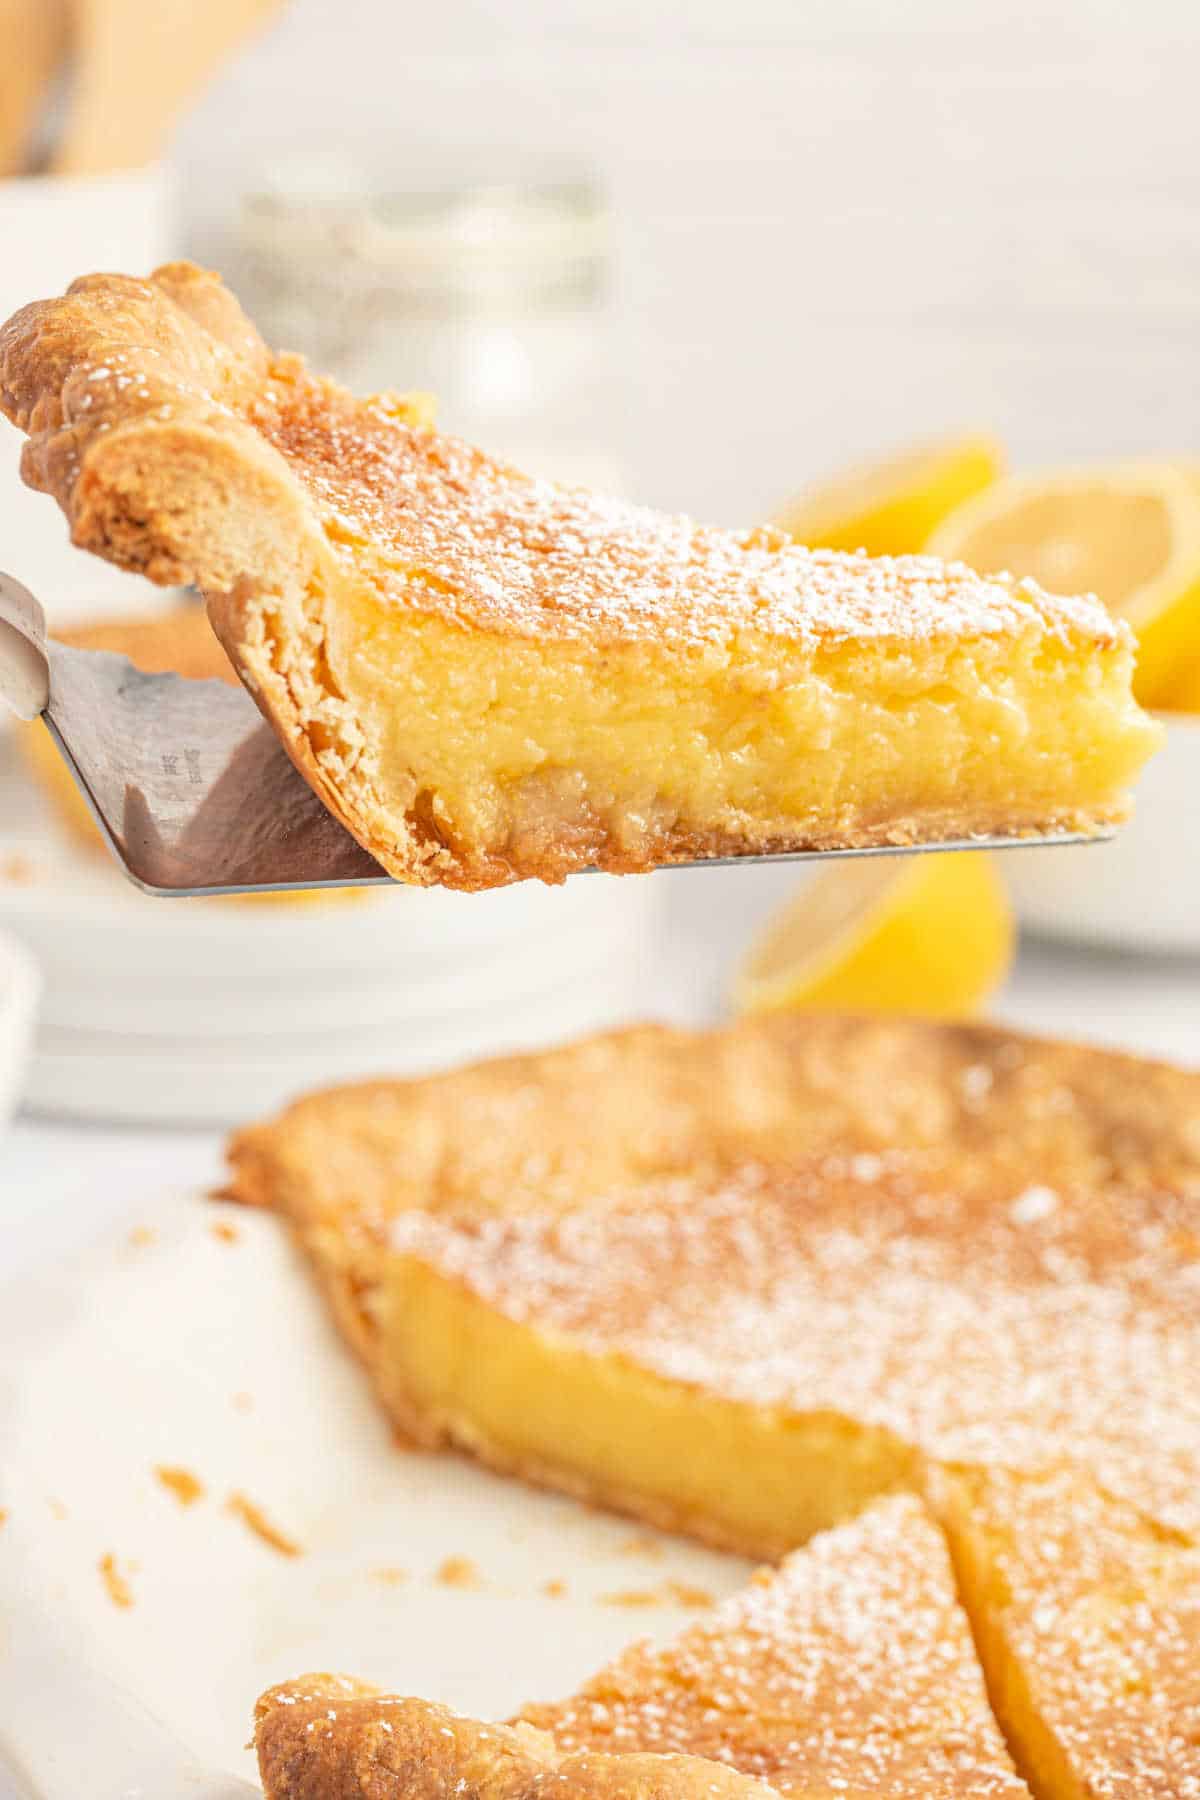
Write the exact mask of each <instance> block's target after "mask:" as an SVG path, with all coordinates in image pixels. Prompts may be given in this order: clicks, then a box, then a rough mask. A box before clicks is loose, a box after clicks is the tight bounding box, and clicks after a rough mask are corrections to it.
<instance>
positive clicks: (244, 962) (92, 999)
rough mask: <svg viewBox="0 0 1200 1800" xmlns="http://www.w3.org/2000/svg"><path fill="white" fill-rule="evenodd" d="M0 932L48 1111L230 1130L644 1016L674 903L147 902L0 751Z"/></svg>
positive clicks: (587, 895) (371, 897) (572, 896)
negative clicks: (663, 920) (77, 837)
mask: <svg viewBox="0 0 1200 1800" xmlns="http://www.w3.org/2000/svg"><path fill="white" fill-rule="evenodd" d="M0 818H2V819H3V820H4V829H3V831H2V832H0V926H6V927H8V928H9V929H10V930H11V931H12V932H13V934H14V935H15V936H16V937H17V938H19V939H20V940H22V941H23V942H24V943H25V944H26V945H27V946H28V947H29V948H30V949H31V950H33V951H34V952H35V953H36V956H37V959H38V962H39V964H40V966H41V968H42V972H43V977H44V986H45V992H44V1000H43V1005H42V1012H41V1027H40V1029H39V1032H38V1038H37V1045H36V1054H35V1057H34V1061H33V1065H32V1069H31V1073H30V1079H29V1087H28V1097H29V1101H30V1104H31V1105H32V1106H34V1107H35V1108H37V1109H38V1110H39V1111H42V1112H49V1113H54V1114H57V1115H61V1116H70V1117H76V1118H86V1119H99V1120H126V1121H135V1122H136V1121H143V1122H157V1123H163V1122H167V1123H173V1124H184V1123H187V1124H199V1123H203V1124H210V1123H215V1124H227V1123H231V1122H234V1121H236V1120H238V1119H243V1118H245V1117H246V1116H247V1115H248V1114H250V1113H255V1112H262V1111H265V1110H268V1109H271V1108H274V1107H276V1106H278V1105H280V1104H281V1103H282V1102H283V1101H285V1100H287V1099H288V1098H290V1097H291V1096H292V1095H293V1094H295V1093H296V1092H297V1091H299V1090H300V1089H303V1088H307V1087H312V1086H314V1085H317V1084H318V1083H328V1082H332V1081H338V1080H349V1079H353V1078H354V1077H356V1076H360V1075H369V1074H374V1073H379V1072H383V1073H405V1074H408V1073H416V1072H419V1071H421V1070H425V1069H432V1068H436V1067H439V1066H442V1065H444V1064H446V1063H450V1062H454V1061H457V1060H460V1059H463V1058H466V1057H471V1056H479V1055H483V1054H487V1053H489V1052H493V1051H496V1052H498V1051H502V1050H507V1049H518V1048H522V1047H524V1046H527V1045H531V1044H537V1043H540V1042H542V1041H544V1040H545V1039H546V1038H547V1037H555V1036H566V1035H571V1034H574V1033H578V1032H582V1031H587V1030H591V1029H596V1028H599V1027H601V1026H604V1025H610V1024H615V1023H617V1022H619V1021H620V1020H622V1019H624V1018H627V1017H629V1016H630V1015H631V1014H633V1013H637V1012H639V1011H640V1010H641V1004H640V997H641V992H642V987H643V982H644V977H645V969H646V965H647V961H648V955H649V947H650V946H651V945H652V943H653V941H654V939H655V936H656V931H657V923H658V919H659V916H660V912H661V902H662V899H663V895H664V892H665V890H664V889H663V888H662V887H661V886H660V885H659V884H658V883H656V882H651V881H640V880H633V879H631V880H627V881H621V880H618V879H616V878H611V877H603V876H588V877H586V878H585V879H580V880H575V881H570V882H567V883H566V884H565V885H564V886H562V887H558V888H547V887H544V886H542V885H541V884H540V883H536V882H524V883H521V884H519V885H518V886H516V887H512V888H504V889H500V890H498V891H496V892H493V893H487V894H453V893H449V892H443V891H440V890H420V889H412V888H389V889H384V890H379V891H378V892H371V893H369V894H367V895H365V896H362V897H357V898H355V899H353V900H351V901H348V902H346V903H345V904H332V905H328V906H322V905H313V906H302V907H290V906H284V907H267V906H237V905H235V904H232V903H228V904H226V903H222V904H215V903H212V902H206V901H190V902H189V901H163V900H152V899H149V898H148V897H147V896H146V895H144V894H140V893H138V892H137V891H136V890H135V889H133V888H132V887H130V886H129V885H128V883H127V882H125V881H124V880H123V878H122V877H121V876H120V874H119V873H118V872H117V870H116V869H115V868H114V867H113V866H112V865H111V864H110V863H109V862H107V861H106V860H105V859H103V858H101V857H100V856H98V855H96V856H90V855H88V854H87V852H86V851H83V850H80V849H78V848H77V847H76V846H75V845H74V844H73V843H71V842H70V841H68V840H67V839H66V838H65V837H64V836H63V835H62V834H61V833H60V832H59V831H58V829H57V827H56V825H55V823H54V821H53V819H52V817H51V816H50V814H49V812H48V809H47V807H46V805H45V803H44V801H43V799H42V797H41V795H40V794H39V793H38V792H37V790H36V789H35V788H34V787H33V786H32V785H31V783H30V781H29V780H28V778H27V776H26V775H25V773H24V771H23V769H22V767H21V765H20V763H19V761H18V760H17V756H16V752H15V748H14V747H11V746H10V747H9V749H8V750H7V752H6V751H5V749H4V747H3V746H0Z"/></svg>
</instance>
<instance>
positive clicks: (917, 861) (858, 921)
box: [732, 851, 1014, 1018]
mask: <svg viewBox="0 0 1200 1800" xmlns="http://www.w3.org/2000/svg"><path fill="white" fill-rule="evenodd" d="M1013 936H1014V933H1013V920H1012V912H1011V909H1010V907H1009V904H1008V898H1007V895H1006V893H1005V890H1004V885H1003V883H1002V882H1001V880H1000V877H999V875H998V874H997V873H996V870H995V868H994V866H993V864H992V861H991V859H990V858H989V857H988V856H986V855H984V854H982V853H979V852H975V851H965V852H952V853H948V854H941V855H938V854H928V853H923V854H922V855H920V856H907V857H903V858H893V857H864V858H862V859H861V860H857V861H853V862H847V863H841V864H838V865H837V866H835V867H830V868H828V869H823V870H821V871H819V872H818V873H817V874H816V875H815V876H813V877H812V878H811V880H809V881H808V882H807V883H806V885H805V886H804V887H803V888H802V889H801V890H800V892H799V894H797V895H796V897H795V898H794V899H793V900H791V901H789V903H788V904H787V906H786V907H784V909H783V911H782V912H780V913H779V914H777V915H776V917H775V918H774V919H772V920H771V922H770V923H769V925H768V926H767V929H766V931H765V932H764V934H763V936H762V937H761V938H760V939H759V940H758V941H757V942H756V943H755V944H754V945H753V946H752V947H751V949H750V951H749V952H748V954H747V955H746V957H745V959H744V960H743V962H742V963H741V965H740V967H739V968H738V969H737V971H736V974H735V976H734V983H733V993H732V999H733V1004H734V1006H735V1007H736V1009H737V1010H738V1011H739V1012H774V1011H779V1010H781V1009H792V1008H801V1007H811V1008H822V1009H826V1010H834V1011H838V1010H843V1011H848V1012H902V1013H915V1014H920V1015H923V1016H925V1017H927V1018H964V1017H969V1016H970V1015H971V1014H973V1013H977V1012H978V1011H979V1010H980V1009H981V1008H982V1006H983V1004H984V1002H985V1001H986V1000H987V998H988V996H989V995H990V994H991V993H992V992H993V990H994V989H995V988H996V987H997V986H998V985H999V983H1000V982H1001V981H1002V980H1003V979H1004V976H1005V973H1006V972H1007V969H1008V965H1009V962H1010V961H1011V958H1012V949H1013Z"/></svg>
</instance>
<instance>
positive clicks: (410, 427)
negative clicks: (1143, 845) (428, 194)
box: [0, 263, 1128, 666]
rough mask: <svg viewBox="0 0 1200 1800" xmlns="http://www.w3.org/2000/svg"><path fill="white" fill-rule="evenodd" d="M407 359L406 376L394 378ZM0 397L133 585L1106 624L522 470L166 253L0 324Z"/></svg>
mask: <svg viewBox="0 0 1200 1800" xmlns="http://www.w3.org/2000/svg"><path fill="white" fill-rule="evenodd" d="M413 373H418V374H419V371H414V372H413ZM0 406H2V407H3V410H4V411H5V412H6V413H7V415H8V416H9V418H11V419H13V420H14V421H15V422H16V423H17V424H18V425H19V426H20V427H21V428H22V429H23V430H25V431H27V432H28V433H29V437H30V442H29V446H28V449H27V451H26V456H25V461H24V465H23V468H24V474H25V479H26V480H27V481H28V482H29V483H30V485H31V486H34V487H38V488H43V489H45V490H47V491H48V492H50V493H53V494H54V495H55V496H56V497H57V499H58V500H59V503H60V505H61V506H62V507H63V509H64V511H65V512H66V513H67V516H68V518H69V519H70V521H71V525H72V531H73V535H74V537H75V539H76V541H77V542H79V543H82V544H84V545H85V546H86V547H88V548H90V549H93V550H96V551H98V552H99V553H100V554H102V555H105V556H108V557H109V558H111V559H112V560H114V561H117V562H120V563H122V564H124V565H125V566H128V567H133V568H137V569H140V570H143V571H144V572H145V573H146V574H148V575H150V576H151V577H152V578H154V579H156V580H162V581H179V580H194V581H197V582H199V583H200V585H201V586H203V587H206V588H210V589H214V590H218V591H223V590H227V589H229V588H231V587H232V586H233V585H234V584H235V583H236V582H237V581H238V580H239V578H243V577H244V578H245V579H246V580H248V581H249V582H250V583H251V585H252V586H253V587H258V588H265V589H266V590H267V591H274V589H276V588H277V587H278V586H279V585H280V583H281V581H284V580H287V579H294V578H295V577H296V574H297V571H299V573H300V578H301V579H303V578H304V577H303V570H304V568H305V567H308V568H309V569H310V570H312V569H316V568H318V567H320V566H321V564H322V562H323V561H324V560H325V559H327V558H328V557H329V556H332V558H333V560H334V563H335V564H336V565H337V566H338V567H340V568H341V569H342V571H343V572H345V573H349V574H350V575H351V576H352V577H353V578H354V579H355V580H356V581H359V582H361V581H362V580H364V579H365V580H366V581H367V582H368V583H369V584H370V585H371V586H372V588H373V589H374V590H375V591H376V592H378V593H379V594H380V595H382V596H383V597H384V598H385V599H386V600H387V601H389V602H394V603H395V604H397V605H403V606H404V607H406V608H414V609H417V610H419V611H424V612H431V613H438V614H441V615H442V616H444V617H448V618H451V619H454V620H457V621H459V622H465V623H469V624H476V625H481V626H483V627H484V628H486V629H488V630H490V631H508V632H516V633H520V634H523V635H536V636H538V637H539V638H546V637H574V636H587V637H589V638H591V639H652V640H654V641H656V642H669V643H671V644H673V645H674V646H675V647H676V648H678V649H680V650H684V651H687V652H689V653H693V654H698V655H700V654H702V655H705V656H711V657H713V658H715V659H716V663H717V665H718V666H719V664H720V662H721V660H722V659H723V658H724V657H725V656H727V654H728V652H729V650H730V648H731V646H732V645H733V643H734V641H735V639H736V638H737V636H738V634H740V633H744V632H747V631H754V632H762V633H767V634H770V635H780V636H784V637H787V638H789V639H793V640H799V641H802V642H804V643H806V644H810V645H814V646H815V645H817V644H821V643H830V642H832V643H838V642H842V641H844V640H846V639H848V638H865V639H867V640H871V639H880V638H886V639H889V640H893V641H894V640H896V639H899V640H902V641H910V642H911V641H915V640H921V639H934V638H957V637H961V636H963V635H964V634H967V635H977V634H982V635H993V634H1010V633H1025V632H1032V633H1035V634H1037V633H1043V632H1044V633H1047V634H1049V635H1051V636H1054V637H1059V638H1063V639H1066V638H1069V637H1070V638H1077V637H1083V638H1085V639H1087V640H1090V641H1092V642H1094V643H1096V644H1101V645H1111V644H1113V643H1115V642H1117V641H1118V640H1119V639H1120V640H1124V641H1128V632H1127V628H1126V627H1125V626H1123V625H1118V624H1115V623H1114V622H1113V621H1112V620H1111V619H1110V618H1109V616H1108V614H1107V613H1106V612H1105V611H1104V609H1103V608H1102V607H1101V606H1100V605H1099V604H1098V603H1097V602H1095V601H1092V600H1058V599H1051V598H1049V597H1048V596H1046V595H1045V594H1044V593H1042V592H1041V590H1040V589H1038V588H1037V587H1036V586H1035V585H1034V584H1033V583H1032V582H1028V581H1024V582H1019V583H1016V582H1013V581H1011V580H1010V579H1008V578H1007V577H997V578H995V579H991V580H984V579H982V578H981V577H979V576H977V575H975V574H973V573H972V572H971V571H970V570H968V569H966V568H965V567H963V566H961V565H957V564H955V565H949V566H946V565H943V564H941V563H939V562H937V561H935V560H934V559H932V558H929V557H903V558H898V559H876V560H870V559H868V558H866V557H863V556H848V555H840V554H835V553H832V552H826V551H816V552H810V551H807V550H804V549H801V548H799V547H797V546H795V545H793V544H792V543H791V542H790V541H789V540H788V539H787V537H786V536H785V534H783V533H782V532H778V531H774V530H771V529H765V528H764V529H760V530H757V531H753V532H750V533H738V532H731V531H721V530H715V529H709V528H706V527H703V526H698V525H696V524H694V523H693V522H692V521H691V520H689V519H686V518H678V517H668V516H666V515H663V514H659V513H654V512H651V511H649V510H647V509H645V508H642V507H637V506H632V505H629V504H627V503H625V502H623V501H616V500H607V499H602V498H599V497H597V496H595V495H592V494H590V493H587V492H585V491H583V490H581V489H575V488H562V487H557V486H555V485H553V484H551V483H548V482H544V481H536V480H531V479H529V478H528V477H526V476H524V475H522V474H520V473H519V472H517V471H515V470H513V469H511V468H509V467H507V466H506V465H504V464H502V463H499V462H497V461H495V460H494V459H493V458H491V457H488V456H486V455H484V454H482V453H481V452H479V451H477V450H473V449H471V448H470V447H469V446H467V445H465V444H463V443H460V442H458V441H457V440H456V439H454V438H449V437H445V436H442V435H441V434H439V433H438V432H435V431H433V430H432V429H429V428H428V427H427V426H425V425H422V424H419V423H414V418H415V417H416V416H417V415H415V414H414V411H413V409H412V408H411V407H410V406H407V405H406V404H404V403H402V402H399V401H398V400H397V399H396V398H395V396H382V397H375V398H373V399H368V400H359V399H356V398H354V397H353V396H352V395H350V394H348V393H347V392H346V391H345V390H343V389H342V388H339V387H337V386H335V385H334V384H332V383H331V382H328V381H324V380H321V379H320V378H318V377H316V376H313V375H311V374H310V373H309V372H308V370H307V369H306V368H305V367H304V365H303V364H302V363H301V362H300V361H299V360H298V359H296V358H295V357H288V356H275V355H273V354H272V353H271V352H270V351H269V350H268V348H267V346H266V345H265V344H264V343H263V342H262V340H261V339H260V338H259V336H258V334H257V332H256V331H255V330H254V328H253V326H252V325H251V324H250V323H249V321H248V320H247V319H246V318H245V316H244V314H243V313H242V312H241V310H240V308H239V307H238V305H237V302H236V301H235V300H234V299H233V297H232V295H230V294H229V293H228V291H227V290H226V289H225V288H224V287H223V286H222V285H221V283H220V282H219V280H218V279H217V278H216V277H215V276H212V275H208V274H205V273H203V272H202V271H200V270H198V269H196V268H194V267H192V266H191V265H190V264H186V263H176V264H171V265H168V266H167V267H165V268H163V269H160V270H158V271H157V272H156V273H155V274H154V275H152V276H151V277H150V278H149V280H146V281H139V280H134V279H132V278H130V277H128V276H118V275H93V276H88V277H86V278H84V279H83V280H81V281H78V282H76V283H75V284H74V285H73V287H72V288H71V290H70V292H69V293H68V294H67V295H66V296H65V297H64V298H62V299H59V300H48V301H42V302H38V303H36V304H34V305H32V306H29V307H26V308H25V309H24V310H23V311H22V312H20V313H18V314H17V315H16V316H15V317H14V318H13V319H12V320H10V321H9V323H8V324H7V325H6V326H5V327H4V329H3V332H0Z"/></svg>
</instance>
